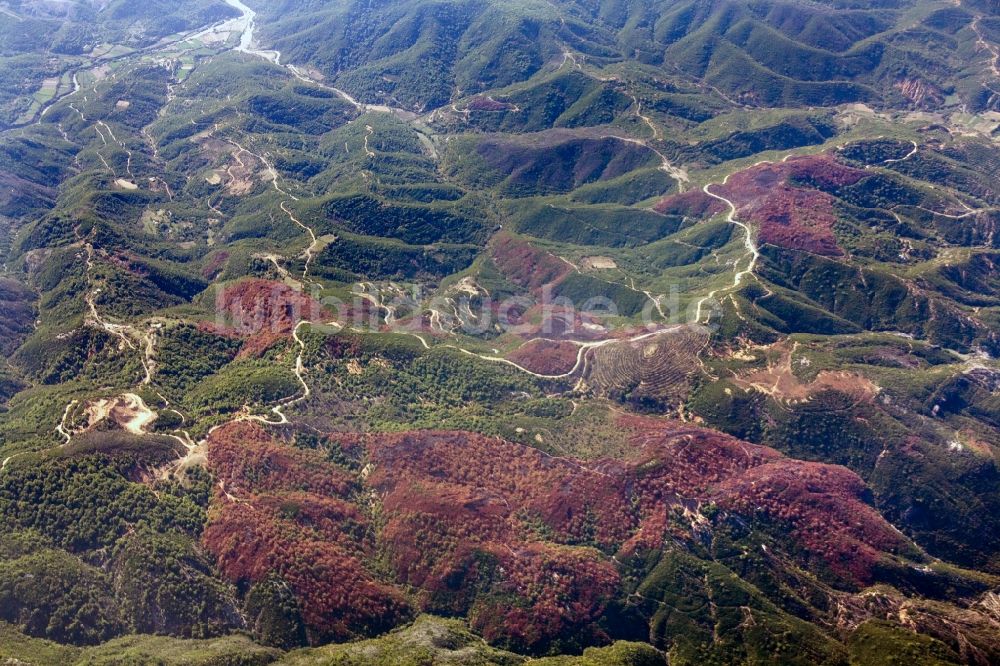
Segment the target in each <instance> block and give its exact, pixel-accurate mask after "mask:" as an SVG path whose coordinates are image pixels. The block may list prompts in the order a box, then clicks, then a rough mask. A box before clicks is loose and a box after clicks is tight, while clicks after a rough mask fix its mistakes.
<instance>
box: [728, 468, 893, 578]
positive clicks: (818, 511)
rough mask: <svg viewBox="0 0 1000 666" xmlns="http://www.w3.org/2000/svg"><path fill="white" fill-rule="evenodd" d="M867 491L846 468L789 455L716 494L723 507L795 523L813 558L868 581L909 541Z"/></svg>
mask: <svg viewBox="0 0 1000 666" xmlns="http://www.w3.org/2000/svg"><path fill="white" fill-rule="evenodd" d="M865 491H866V488H865V485H864V482H863V481H862V480H861V479H860V478H859V477H858V475H857V474H855V473H854V472H852V471H850V470H848V469H847V468H846V467H839V466H837V465H824V464H820V463H809V462H803V461H800V460H789V459H787V458H786V459H783V460H780V461H775V462H771V463H768V464H766V465H761V466H758V467H754V468H752V469H750V470H748V471H747V472H746V473H744V474H742V475H740V476H738V477H733V478H730V479H728V480H727V481H726V482H725V483H723V484H722V485H721V486H720V487H719V488H718V489H717V490H716V493H715V496H716V497H718V502H719V506H721V507H723V508H726V509H730V510H732V511H736V512H738V513H742V514H744V515H747V516H763V517H766V519H768V520H770V521H776V522H778V523H780V524H782V525H787V526H789V527H791V530H792V537H793V538H794V539H795V540H796V541H798V542H799V544H800V545H801V546H802V547H803V548H805V549H806V550H807V551H808V552H809V554H810V555H811V556H812V557H815V558H817V559H818V560H820V561H822V562H823V563H824V564H825V565H826V566H828V567H829V568H830V569H831V570H832V571H833V572H834V573H835V574H837V575H838V576H841V577H842V578H844V579H845V580H849V581H854V582H857V583H859V584H867V583H870V582H872V579H873V573H874V570H875V567H876V565H878V563H879V562H880V561H882V560H883V559H884V558H885V556H886V553H894V552H899V551H902V550H904V549H906V548H907V545H908V544H907V541H906V539H905V537H903V535H902V534H900V533H899V532H897V531H895V530H893V529H892V527H891V526H890V525H889V524H888V523H886V522H885V519H883V518H882V516H881V515H879V513H878V512H877V511H876V510H875V509H874V508H872V507H871V506H869V505H868V504H865V503H864V501H862V497H863V496H864V494H865Z"/></svg>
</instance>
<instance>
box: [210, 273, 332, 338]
mask: <svg viewBox="0 0 1000 666" xmlns="http://www.w3.org/2000/svg"><path fill="white" fill-rule="evenodd" d="M215 310H216V319H217V320H222V321H225V322H226V323H225V324H224V325H203V326H202V328H203V329H207V330H210V331H213V332H216V333H223V334H225V333H235V334H236V335H239V336H241V337H245V338H246V343H245V344H244V345H243V349H242V350H241V351H240V356H241V357H252V356H258V355H260V354H262V353H263V352H264V351H266V350H267V349H268V348H270V347H271V346H272V345H273V344H274V343H275V342H277V341H278V340H280V339H282V338H286V337H288V336H289V335H290V334H291V332H292V330H293V329H294V328H295V326H296V325H297V324H298V323H299V322H300V321H303V320H305V321H322V320H323V318H324V317H325V316H326V314H327V313H325V312H324V311H323V307H322V306H321V305H320V304H319V303H318V302H317V301H316V300H314V299H313V298H310V297H309V296H307V295H306V294H303V293H302V292H301V291H299V290H297V289H293V288H292V287H289V286H288V285H287V284H284V283H283V282H274V281H271V280H259V279H250V280H243V281H241V282H237V283H235V284H232V285H229V286H227V287H225V288H224V289H223V290H222V291H221V292H220V293H219V295H218V296H217V297H216V300H215Z"/></svg>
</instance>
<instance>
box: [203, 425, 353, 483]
mask: <svg viewBox="0 0 1000 666" xmlns="http://www.w3.org/2000/svg"><path fill="white" fill-rule="evenodd" d="M208 441H209V448H208V465H209V468H210V469H211V470H212V472H213V473H214V474H215V476H216V478H217V479H219V480H220V481H223V482H224V483H225V487H226V489H227V490H229V491H230V492H235V493H239V492H244V491H248V492H254V493H259V492H268V491H277V490H301V491H305V492H312V493H317V494H323V495H331V496H342V495H344V494H345V493H347V492H348V491H349V490H350V489H351V488H352V487H353V485H354V479H353V477H352V476H351V475H349V474H348V473H347V472H346V471H345V470H344V469H343V468H341V467H338V466H337V465H333V464H331V463H329V462H326V460H325V459H324V457H323V456H322V455H321V454H319V453H317V452H315V451H307V450H303V449H296V448H293V447H290V446H288V445H286V444H282V443H281V442H278V441H275V440H274V439H273V438H272V437H271V436H270V435H269V434H268V433H267V432H265V431H264V430H263V429H262V428H261V427H260V426H259V425H257V424H255V423H250V422H235V423H230V424H227V425H225V426H223V427H222V428H219V429H218V430H216V431H215V432H213V433H212V435H211V437H209V440H208Z"/></svg>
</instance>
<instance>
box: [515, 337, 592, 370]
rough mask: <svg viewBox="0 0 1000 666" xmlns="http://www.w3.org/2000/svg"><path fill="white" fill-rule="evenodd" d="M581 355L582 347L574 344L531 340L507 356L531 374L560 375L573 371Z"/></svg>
mask: <svg viewBox="0 0 1000 666" xmlns="http://www.w3.org/2000/svg"><path fill="white" fill-rule="evenodd" d="M579 353H580V346H579V345H577V344H574V343H572V342H567V341H556V340H530V341H528V342H526V343H524V344H523V345H521V346H520V347H518V348H517V349H515V350H514V351H512V352H511V353H509V354H507V358H508V359H509V360H511V361H513V362H514V363H517V364H518V365H520V366H521V367H522V368H526V369H528V370H530V371H531V372H537V373H539V374H542V375H560V374H564V373H567V372H569V371H570V370H572V369H573V367H574V366H575V365H576V359H577V356H578V355H579Z"/></svg>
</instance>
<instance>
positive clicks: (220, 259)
mask: <svg viewBox="0 0 1000 666" xmlns="http://www.w3.org/2000/svg"><path fill="white" fill-rule="evenodd" d="M227 261H229V252H227V251H226V250H219V251H218V252H213V253H212V254H210V255H209V256H208V258H207V259H206V260H205V267H204V268H202V269H201V276H202V277H203V278H205V279H206V280H211V279H212V278H215V277H217V276H218V275H219V273H221V272H222V269H223V268H224V267H225V265H226V262H227Z"/></svg>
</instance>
